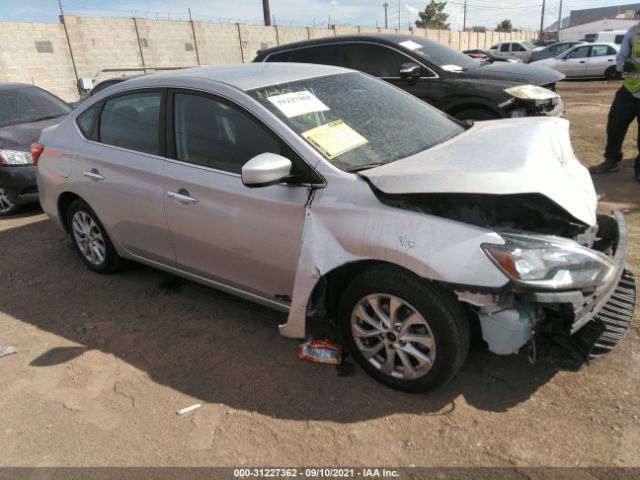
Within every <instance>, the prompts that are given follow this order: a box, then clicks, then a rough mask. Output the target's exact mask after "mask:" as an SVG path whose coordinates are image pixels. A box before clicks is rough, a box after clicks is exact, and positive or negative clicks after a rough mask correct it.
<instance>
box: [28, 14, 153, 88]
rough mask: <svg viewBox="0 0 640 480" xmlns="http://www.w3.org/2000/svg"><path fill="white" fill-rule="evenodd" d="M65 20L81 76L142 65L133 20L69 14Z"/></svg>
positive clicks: (112, 74) (102, 77) (101, 78)
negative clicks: (105, 69) (104, 69)
mask: <svg viewBox="0 0 640 480" xmlns="http://www.w3.org/2000/svg"><path fill="white" fill-rule="evenodd" d="M63 21H64V23H65V25H66V27H67V32H68V35H69V43H70V45H71V50H72V52H73V59H74V61H75V64H76V69H77V70H78V77H79V78H82V77H93V76H94V75H96V73H97V72H98V70H100V69H101V68H104V67H138V66H140V67H141V66H142V58H141V56H140V47H139V46H138V40H137V36H136V29H135V24H134V22H133V20H131V19H127V18H91V17H76V16H73V15H65V16H64V19H63ZM41 25H43V24H41ZM67 50H68V49H67ZM114 75H118V73H111V74H109V75H107V76H101V77H99V79H98V80H103V79H105V78H109V77H110V76H114Z"/></svg>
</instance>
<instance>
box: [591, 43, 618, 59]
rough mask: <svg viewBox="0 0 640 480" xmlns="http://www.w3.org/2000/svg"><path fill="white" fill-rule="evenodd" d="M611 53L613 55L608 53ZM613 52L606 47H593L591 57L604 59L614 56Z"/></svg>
mask: <svg viewBox="0 0 640 480" xmlns="http://www.w3.org/2000/svg"><path fill="white" fill-rule="evenodd" d="M611 51H613V53H610V52H611ZM615 52H616V51H615V50H614V49H613V48H611V47H609V46H607V45H594V46H593V47H591V56H592V57H605V56H607V55H615Z"/></svg>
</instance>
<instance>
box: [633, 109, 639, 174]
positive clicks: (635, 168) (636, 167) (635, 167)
mask: <svg viewBox="0 0 640 480" xmlns="http://www.w3.org/2000/svg"><path fill="white" fill-rule="evenodd" d="M634 99H635V106H636V120H637V124H638V131H637V133H636V145H637V147H638V156H637V157H636V159H635V161H634V162H633V174H634V176H635V177H636V180H637V181H638V182H640V98H635V97H634Z"/></svg>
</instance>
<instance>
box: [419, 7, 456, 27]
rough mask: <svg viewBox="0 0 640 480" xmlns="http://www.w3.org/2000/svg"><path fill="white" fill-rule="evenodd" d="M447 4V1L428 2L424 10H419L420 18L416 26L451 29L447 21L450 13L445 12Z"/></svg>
mask: <svg viewBox="0 0 640 480" xmlns="http://www.w3.org/2000/svg"><path fill="white" fill-rule="evenodd" d="M446 6H447V2H436V1H435V0H431V3H429V4H427V6H426V7H425V9H424V11H422V12H418V15H420V19H419V20H416V27H418V28H437V29H439V30H449V24H448V23H447V18H449V14H448V13H444V7H446Z"/></svg>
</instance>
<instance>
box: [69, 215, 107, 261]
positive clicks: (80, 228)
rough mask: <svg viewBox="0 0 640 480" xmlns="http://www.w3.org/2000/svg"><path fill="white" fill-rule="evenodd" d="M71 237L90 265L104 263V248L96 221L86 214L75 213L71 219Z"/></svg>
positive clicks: (102, 238)
mask: <svg viewBox="0 0 640 480" xmlns="http://www.w3.org/2000/svg"><path fill="white" fill-rule="evenodd" d="M71 226H72V229H73V237H74V239H75V241H76V244H77V245H78V248H79V249H80V252H81V253H82V255H83V256H84V258H85V259H86V260H87V261H88V262H89V263H91V264H92V265H96V266H99V265H101V264H102V263H103V262H104V259H105V255H106V247H105V242H104V237H103V235H102V232H101V231H100V227H98V224H97V223H96V221H95V220H94V219H93V218H91V216H90V215H89V214H88V213H87V212H83V211H82V210H79V211H77V212H76V213H75V214H74V215H73V218H72V221H71Z"/></svg>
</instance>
